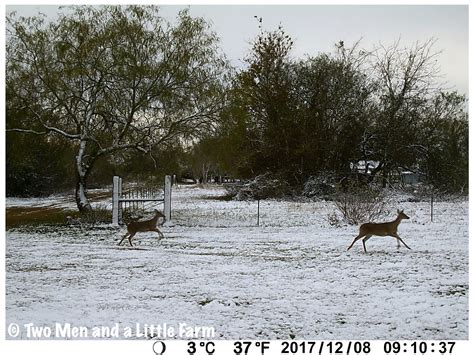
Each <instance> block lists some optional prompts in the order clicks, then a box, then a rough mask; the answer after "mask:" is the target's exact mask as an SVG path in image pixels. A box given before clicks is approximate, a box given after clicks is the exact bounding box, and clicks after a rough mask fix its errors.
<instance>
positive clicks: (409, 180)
mask: <svg viewBox="0 0 474 355" xmlns="http://www.w3.org/2000/svg"><path fill="white" fill-rule="evenodd" d="M379 164H380V162H379V161H376V160H359V161H358V162H357V163H350V168H351V171H353V172H354V173H357V174H360V175H371V174H372V172H373V171H374V170H375V169H376V168H377V167H378V166H379ZM388 178H389V179H390V180H391V181H392V182H394V181H399V182H400V183H402V184H403V185H415V184H418V183H419V182H420V175H419V174H417V173H414V172H412V171H407V170H401V169H394V170H393V171H391V172H390V173H389V177H388Z"/></svg>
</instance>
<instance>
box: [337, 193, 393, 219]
mask: <svg viewBox="0 0 474 355" xmlns="http://www.w3.org/2000/svg"><path fill="white" fill-rule="evenodd" d="M386 200H387V199H386V196H385V195H384V193H383V192H382V191H381V190H378V189H375V188H352V189H349V190H348V191H347V192H340V193H337V194H336V199H335V201H334V204H335V206H336V208H337V210H338V211H339V212H340V214H341V215H342V219H343V221H344V222H346V223H349V224H351V225H357V224H360V223H365V222H373V221H375V220H377V219H379V218H381V217H383V216H385V215H386V214H387V201H386ZM331 218H332V219H334V216H332V217H331Z"/></svg>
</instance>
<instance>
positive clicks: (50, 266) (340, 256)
mask: <svg viewBox="0 0 474 355" xmlns="http://www.w3.org/2000/svg"><path fill="white" fill-rule="evenodd" d="M222 193H223V190H221V189H218V188H208V189H202V188H197V187H194V186H188V187H181V188H179V189H176V190H173V214H172V217H173V222H174V226H172V227H163V228H162V230H163V232H164V234H165V239H163V240H162V241H160V242H158V241H157V239H156V233H151V232H150V233H142V234H138V235H137V236H136V238H135V239H134V241H135V243H136V247H135V248H133V249H132V248H129V247H128V246H122V247H118V246H116V243H117V242H118V240H119V238H120V237H121V236H122V235H123V234H124V230H123V229H120V230H114V229H111V228H105V227H104V228H97V229H95V230H86V229H81V228H80V227H79V226H72V227H62V228H55V229H53V228H51V227H48V228H37V229H36V230H31V231H29V232H25V230H10V231H8V232H7V233H6V322H7V326H8V325H9V324H11V323H16V324H19V325H20V326H22V325H24V324H28V323H34V324H35V326H48V327H52V326H54V324H55V323H71V324H72V325H73V326H85V327H88V328H89V329H91V328H92V327H94V326H113V325H114V324H116V323H118V324H119V326H120V327H121V329H123V328H124V327H127V326H130V327H134V329H135V326H136V323H139V324H140V325H141V326H145V325H157V326H158V325H164V324H165V323H166V324H167V325H169V326H171V327H178V325H179V324H180V323H186V324H187V325H189V326H204V327H214V329H215V336H216V338H218V339H219V338H220V339H242V338H251V339H277V338H278V339H288V338H290V337H291V338H293V337H294V338H296V339H302V338H304V339H467V338H468V294H469V287H468V202H467V201H458V202H450V203H448V202H438V203H435V222H433V223H432V222H430V220H429V214H430V210H429V204H428V203H423V202H419V203H410V202H403V201H399V202H397V203H395V202H394V203H393V205H392V207H393V216H391V217H390V218H389V219H392V218H394V217H395V211H396V209H397V208H401V209H404V210H405V213H406V214H407V215H409V216H410V217H411V219H410V220H404V221H403V222H402V223H401V225H400V227H399V233H400V236H401V237H402V238H403V240H404V241H405V242H406V243H407V244H408V245H409V246H410V247H411V248H412V250H408V249H406V248H404V247H402V248H400V249H397V243H396V241H395V240H394V239H393V238H376V237H373V238H372V239H370V240H369V241H368V242H367V249H368V253H367V254H364V253H363V250H362V244H361V243H360V242H358V243H357V244H356V245H355V246H354V247H353V249H351V250H350V251H349V252H347V251H346V249H347V247H348V245H349V244H350V243H351V241H352V239H353V238H354V236H355V235H356V234H357V228H356V227H353V226H342V227H333V226H330V224H329V223H328V214H330V213H331V212H333V211H334V207H333V205H332V204H331V203H329V202H312V203H309V202H306V203H299V202H282V201H262V202H261V204H260V226H259V227H257V226H256V210H257V204H256V202H237V201H230V202H226V201H218V200H215V199H211V198H210V197H212V196H218V195H220V194H222ZM17 203H18V202H17ZM12 205H14V203H13V202H11V203H10V204H9V202H8V201H7V206H12ZM21 329H22V332H21V335H20V338H23V339H26V334H25V331H24V328H21ZM6 336H7V338H11V337H10V336H8V334H7V335H6ZM136 336H139V335H138V334H136Z"/></svg>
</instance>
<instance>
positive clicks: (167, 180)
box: [164, 175, 171, 223]
mask: <svg viewBox="0 0 474 355" xmlns="http://www.w3.org/2000/svg"><path fill="white" fill-rule="evenodd" d="M164 212H165V222H166V223H170V222H171V175H166V176H165V201H164Z"/></svg>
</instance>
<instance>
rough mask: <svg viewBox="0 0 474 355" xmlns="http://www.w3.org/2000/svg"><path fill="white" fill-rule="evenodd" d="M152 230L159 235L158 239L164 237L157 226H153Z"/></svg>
mask: <svg viewBox="0 0 474 355" xmlns="http://www.w3.org/2000/svg"><path fill="white" fill-rule="evenodd" d="M153 230H154V231H155V232H157V233H158V234H159V235H160V236H159V238H158V240H160V239H163V238H164V237H165V236H164V235H163V233H161V231H160V230H159V229H158V228H155V229H153Z"/></svg>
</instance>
